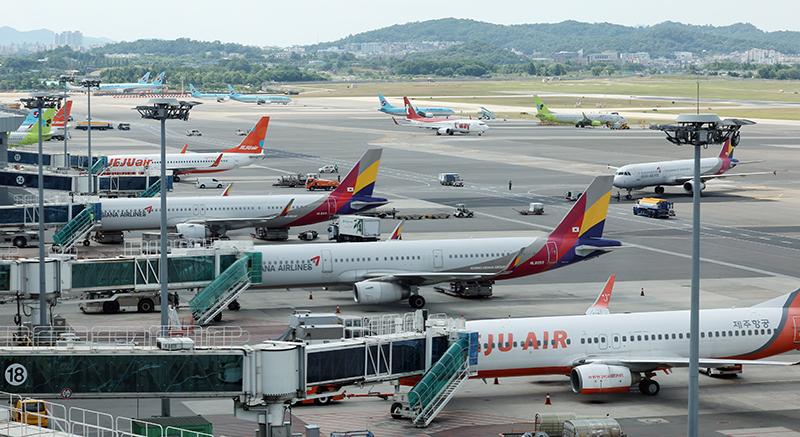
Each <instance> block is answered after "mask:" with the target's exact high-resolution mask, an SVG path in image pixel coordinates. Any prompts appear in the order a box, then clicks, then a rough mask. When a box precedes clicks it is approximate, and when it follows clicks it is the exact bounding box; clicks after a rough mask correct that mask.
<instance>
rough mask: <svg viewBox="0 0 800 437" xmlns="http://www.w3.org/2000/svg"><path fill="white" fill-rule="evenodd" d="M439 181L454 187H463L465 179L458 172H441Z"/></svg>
mask: <svg viewBox="0 0 800 437" xmlns="http://www.w3.org/2000/svg"><path fill="white" fill-rule="evenodd" d="M439 183H440V184H442V185H450V186H453V187H463V186H464V180H463V179H461V176H459V174H458V173H439Z"/></svg>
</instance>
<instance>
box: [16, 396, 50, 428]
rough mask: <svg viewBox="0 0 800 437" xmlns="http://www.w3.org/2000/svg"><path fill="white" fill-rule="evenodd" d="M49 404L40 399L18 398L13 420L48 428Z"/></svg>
mask: <svg viewBox="0 0 800 437" xmlns="http://www.w3.org/2000/svg"><path fill="white" fill-rule="evenodd" d="M48 414H49V413H48V411H47V404H46V403H45V402H44V401H41V400H38V399H17V400H16V402H14V411H13V413H12V415H11V420H12V421H14V422H22V423H24V424H27V425H35V426H38V427H41V428H47V416H48Z"/></svg>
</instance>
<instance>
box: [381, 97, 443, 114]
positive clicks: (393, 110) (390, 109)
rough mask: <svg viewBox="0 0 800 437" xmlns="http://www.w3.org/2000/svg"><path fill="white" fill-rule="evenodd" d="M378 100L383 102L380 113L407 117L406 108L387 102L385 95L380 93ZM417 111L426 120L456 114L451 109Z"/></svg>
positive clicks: (423, 109) (422, 109)
mask: <svg viewBox="0 0 800 437" xmlns="http://www.w3.org/2000/svg"><path fill="white" fill-rule="evenodd" d="M378 100H380V102H381V107H380V108H378V111H381V112H383V113H384V114H390V115H406V108H398V107H397V106H392V105H390V104H389V102H387V101H386V98H385V97H383V94H381V93H378ZM416 110H417V114H419V115H421V116H423V117H425V118H432V117H435V116H437V115H444V116H446V117H449V116H451V115H453V114H455V112H453V110H452V109H450V108H416Z"/></svg>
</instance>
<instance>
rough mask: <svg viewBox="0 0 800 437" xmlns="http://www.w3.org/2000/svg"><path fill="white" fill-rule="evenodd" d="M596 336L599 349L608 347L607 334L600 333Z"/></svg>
mask: <svg viewBox="0 0 800 437" xmlns="http://www.w3.org/2000/svg"><path fill="white" fill-rule="evenodd" d="M597 338H599V339H600V344H598V345H597V346H598V347H599V348H600V350H606V349H608V338H607V336H606V335H605V334H600V335H598V336H597Z"/></svg>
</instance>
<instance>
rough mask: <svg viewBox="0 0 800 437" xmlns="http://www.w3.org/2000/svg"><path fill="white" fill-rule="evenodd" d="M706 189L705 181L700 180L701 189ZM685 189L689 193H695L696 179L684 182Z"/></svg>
mask: <svg viewBox="0 0 800 437" xmlns="http://www.w3.org/2000/svg"><path fill="white" fill-rule="evenodd" d="M705 189H706V184H705V182H700V191H703V190H705ZM683 190H684V191H686V192H687V193H693V192H694V180H691V181H686V182H684V183H683Z"/></svg>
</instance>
